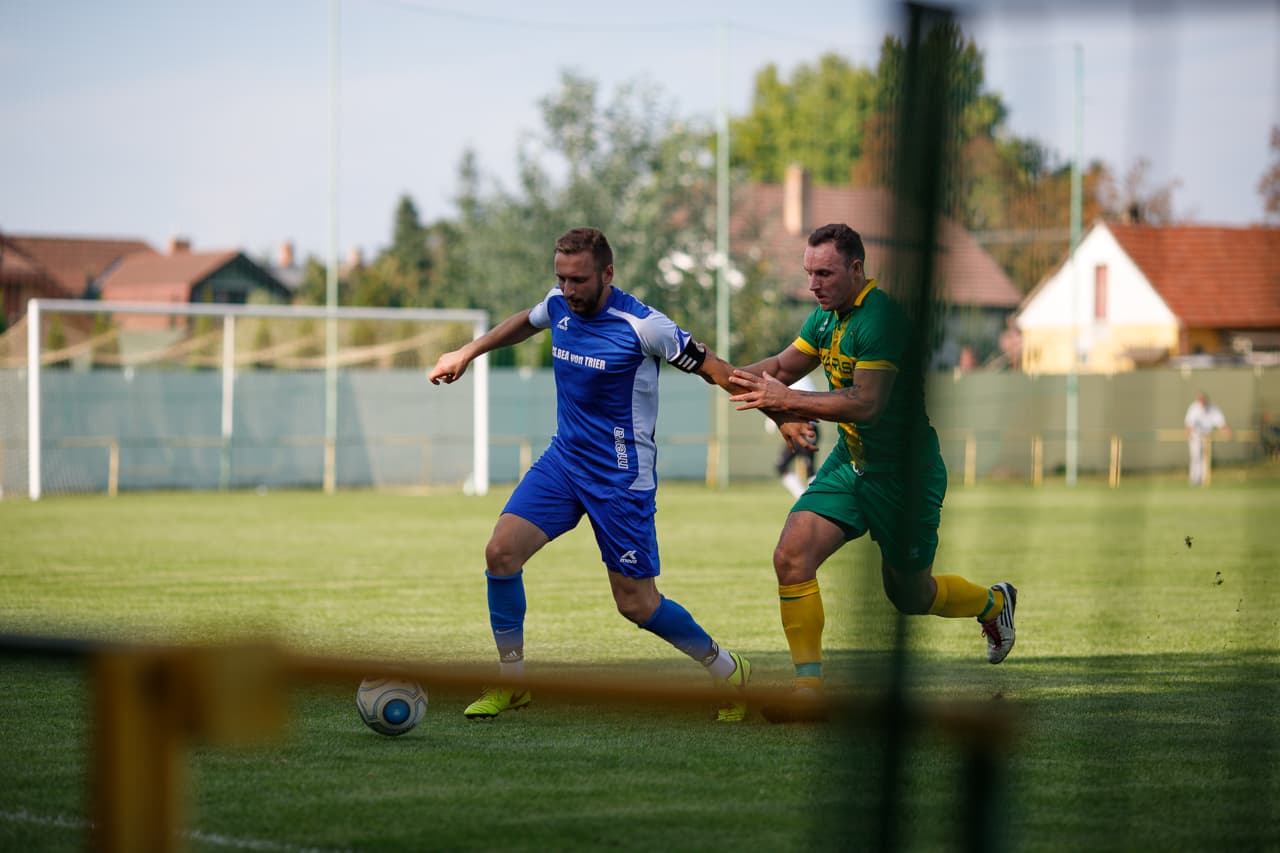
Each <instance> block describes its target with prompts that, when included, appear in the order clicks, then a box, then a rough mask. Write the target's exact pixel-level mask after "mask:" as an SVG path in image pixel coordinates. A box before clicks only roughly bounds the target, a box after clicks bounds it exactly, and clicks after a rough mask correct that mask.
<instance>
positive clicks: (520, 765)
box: [0, 471, 1280, 851]
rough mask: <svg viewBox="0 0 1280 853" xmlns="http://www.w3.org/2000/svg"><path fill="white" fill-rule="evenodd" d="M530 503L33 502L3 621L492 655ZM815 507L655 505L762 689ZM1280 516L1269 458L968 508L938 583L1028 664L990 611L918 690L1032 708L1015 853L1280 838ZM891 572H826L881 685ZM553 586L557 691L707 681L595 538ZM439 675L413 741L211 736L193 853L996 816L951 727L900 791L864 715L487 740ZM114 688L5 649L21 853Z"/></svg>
mask: <svg viewBox="0 0 1280 853" xmlns="http://www.w3.org/2000/svg"><path fill="white" fill-rule="evenodd" d="M1264 473H1265V472H1264ZM1246 474H1247V476H1246ZM506 491H507V490H506V489H498V490H497V492H496V493H495V494H492V495H490V496H488V497H485V498H467V499H463V498H460V497H457V496H455V495H447V496H446V495H439V496H425V497H408V496H395V495H385V494H342V495H337V496H333V497H325V496H323V495H318V494H297V493H272V494H267V495H256V494H240V493H237V494H191V495H188V494H137V495H124V496H121V497H119V498H116V499H108V498H104V497H100V496H93V497H76V498H52V499H46V500H43V501H40V502H38V503H35V504H31V503H27V502H23V501H6V502H4V503H0V631H4V632H6V633H16V634H40V635H53V636H73V637H79V638H85V637H88V638H101V639H126V640H130V641H134V642H157V643H165V644H171V643H179V644H186V643H207V642H223V641H232V640H236V639H241V638H243V637H245V636H247V635H251V636H262V635H264V634H266V635H269V636H271V637H274V638H275V639H276V640H278V641H279V642H281V643H283V644H285V645H286V646H288V647H289V648H291V649H296V650H299V651H303V652H307V653H327V654H336V655H344V656H356V657H372V658H378V659H385V658H397V659H407V660H417V661H427V662H437V663H440V662H459V663H469V664H483V663H487V662H490V661H492V660H493V657H494V653H493V648H492V638H491V637H490V636H489V631H488V621H487V610H486V605H485V586H484V580H483V564H482V551H483V545H484V542H485V540H486V539H487V537H488V535H489V532H490V530H491V529H492V526H493V522H494V520H495V519H496V517H497V514H498V512H499V510H500V508H501V505H502V502H503V500H504V498H505V495H506ZM788 505H789V499H788V497H787V495H786V494H785V493H784V492H783V491H782V489H781V488H780V487H778V486H776V485H775V484H749V485H743V486H734V487H733V488H732V489H730V490H729V491H727V492H724V493H720V492H713V491H708V490H706V489H704V488H702V487H700V486H695V485H688V484H681V483H667V484H664V485H663V486H662V490H661V491H660V493H659V501H658V506H659V515H658V519H659V538H660V542H661V544H662V549H663V560H664V571H663V575H662V577H661V578H660V583H659V586H660V588H661V589H662V590H663V591H664V592H665V593H666V594H668V595H670V596H671V597H673V598H675V599H676V600H678V601H680V602H681V603H682V604H683V605H685V606H686V607H687V608H688V609H689V610H690V611H692V612H693V614H694V615H695V617H697V618H698V620H699V621H700V622H701V623H702V624H703V625H704V627H706V628H707V629H708V630H709V631H710V632H711V633H712V635H713V636H715V637H716V638H717V639H719V640H721V641H722V642H723V643H725V644H726V645H728V646H730V647H731V648H734V649H736V650H741V651H743V652H745V653H747V654H748V655H749V656H750V657H751V658H752V661H753V662H754V664H755V672H756V679H757V682H758V683H760V684H764V685H768V684H776V685H782V684H785V683H786V681H787V680H788V679H789V675H790V663H789V658H788V655H787V653H786V646H785V642H784V640H783V637H782V633H781V629H780V627H779V625H778V615H777V603H776V601H777V590H776V585H775V583H774V581H773V577H772V571H771V569H770V565H769V559H770V553H771V551H772V548H773V544H774V542H775V540H776V536H777V531H778V528H779V526H780V524H781V521H782V519H783V517H784V516H785V513H786V511H787V508H788ZM1277 518H1280V482H1277V481H1276V480H1275V479H1274V478H1271V479H1268V478H1265V477H1262V478H1259V477H1258V472H1256V471H1254V472H1229V471H1227V472H1221V473H1219V474H1218V476H1217V477H1216V479H1215V483H1214V486H1213V488H1212V489H1208V490H1197V491H1193V490H1189V489H1187V488H1186V487H1185V486H1184V485H1182V484H1181V482H1179V481H1177V480H1174V479H1164V478H1154V479H1150V480H1141V479H1130V480H1127V481H1126V483H1125V485H1124V487H1123V488H1121V489H1118V490H1109V489H1106V488H1105V487H1103V486H1101V485H1097V484H1092V483H1082V484H1081V485H1080V486H1078V487H1077V488H1075V489H1072V490H1067V489H1065V488H1063V487H1061V486H1048V487H1046V488H1043V489H1040V490H1032V489H1030V488H1027V487H1024V486H1014V485H983V486H980V487H978V488H976V489H971V490H963V489H960V488H959V487H954V486H953V489H952V491H951V493H950V494H949V496H948V500H947V505H946V507H945V508H944V511H943V528H942V547H941V549H940V551H939V554H938V563H937V569H936V571H937V572H938V573H958V574H962V575H965V576H966V577H968V578H970V579H971V580H974V581H975V582H979V583H983V584H990V583H994V582H996V581H1000V580H1011V581H1013V582H1014V583H1015V584H1016V585H1017V586H1018V589H1019V592H1020V595H1019V602H1018V629H1019V633H1018V645H1017V647H1016V649H1015V650H1014V652H1013V654H1012V655H1011V657H1010V658H1009V660H1008V661H1007V662H1006V663H1004V664H1002V665H1000V666H998V667H993V666H990V665H988V664H986V662H985V659H984V657H983V641H982V640H981V638H980V637H979V635H978V632H977V628H976V626H975V625H974V624H973V623H972V622H971V621H969V620H942V619H937V618H934V617H917V618H913V619H910V620H907V621H906V623H905V627H906V628H907V629H908V633H907V634H906V636H905V647H906V649H907V650H908V652H909V654H908V655H907V656H906V657H905V660H906V670H905V681H906V684H907V690H908V695H909V696H910V697H912V698H921V699H926V700H929V701H935V702H951V701H964V702H978V703H988V702H990V703H999V707H1000V708H1001V709H1003V710H1005V711H1011V712H1012V713H1013V714H1014V715H1015V717H1016V719H1017V720H1019V721H1020V725H1019V726H1018V728H1017V733H1016V734H1015V735H1014V736H1013V737H1012V738H1010V739H1009V740H1007V741H1003V742H992V743H990V744H989V747H988V749H989V751H990V753H991V754H994V755H995V756H997V757H998V758H999V759H1000V761H999V765H1000V767H1001V768H1002V771H1003V772H1002V773H1001V775H1000V777H999V778H998V779H997V780H996V783H995V784H996V785H997V786H998V787H996V788H994V789H993V790H995V791H996V792H997V793H998V803H999V805H1000V812H999V814H998V818H999V822H998V823H997V825H996V826H995V827H992V828H990V829H989V830H988V832H989V837H988V840H989V841H991V842H993V843H994V846H996V847H999V846H1001V845H1003V846H1004V847H1006V848H1007V849H1015V850H1079V849H1085V848H1093V849H1099V850H1136V849H1152V850H1157V849H1158V850H1166V849H1228V848H1230V849H1246V850H1276V849H1280V805H1278V804H1280V715H1277V712H1276V708H1280V559H1278V558H1277V553H1278V550H1277V547H1276V545H1275V542H1276V541H1277V536H1276V534H1275V532H1274V530H1273V529H1272V528H1273V527H1274V525H1275V523H1276V520H1277ZM1188 537H1190V545H1188V544H1187V540H1188ZM878 575H879V569H878V557H877V555H876V552H875V549H874V546H873V545H872V544H871V543H869V542H865V541H860V542H857V543H854V544H852V545H850V546H848V547H846V548H845V549H844V551H843V552H842V553H841V554H839V555H837V557H836V558H834V559H833V561H832V562H831V563H830V564H828V566H827V567H825V568H824V570H823V572H822V574H821V575H820V579H821V581H822V584H823V595H824V599H825V600H826V603H827V613H828V628H827V638H826V639H827V647H828V649H829V652H828V670H829V672H830V675H831V677H832V679H833V680H835V681H837V682H839V683H842V684H845V685H847V686H849V687H850V688H851V689H853V690H855V691H856V692H857V693H858V694H859V695H862V696H866V697H868V698H872V697H874V696H876V695H877V694H878V691H880V690H881V689H882V687H883V685H884V683H885V678H886V673H887V672H888V669H889V663H890V661H891V660H892V656H893V655H892V650H893V647H894V641H895V638H896V637H897V636H898V634H897V631H898V627H899V626H898V622H897V620H896V618H895V616H894V614H893V613H892V611H891V609H890V608H889V605H888V604H887V603H886V601H885V600H884V596H883V594H882V592H881V590H880V584H879V576H878ZM526 588H527V591H528V598H529V616H528V621H527V624H526V653H527V657H528V667H529V670H530V672H531V673H533V672H537V671H545V672H555V673H566V674H568V673H577V674H583V675H585V676H588V677H589V676H590V675H591V674H593V673H606V674H608V675H610V676H618V675H620V674H625V673H633V672H634V673H636V674H637V675H638V676H643V677H646V678H662V679H669V680H673V681H675V680H682V679H683V680H689V681H690V683H693V682H695V681H697V680H698V679H702V678H704V676H703V675H702V674H701V673H700V671H699V668H698V667H697V666H696V665H695V664H693V663H692V662H690V661H688V660H687V659H685V658H683V656H681V655H679V654H678V653H676V652H674V650H671V649H669V648H668V647H666V646H665V644H663V643H662V642H661V641H658V640H657V639H656V638H654V637H652V636H651V635H649V634H648V633H647V632H643V631H638V630H636V629H635V628H634V627H633V626H631V625H630V624H629V623H627V622H626V621H625V620H623V619H622V618H621V617H620V616H618V615H617V613H616V612H615V610H614V606H613V602H612V599H611V597H610V595H609V591H608V583H607V581H606V579H605V578H604V576H603V569H602V568H601V566H600V562H599V556H598V554H597V553H596V549H595V544H594V540H593V538H592V536H591V534H590V531H589V529H588V528H587V527H586V526H585V525H583V526H581V527H580V528H579V529H578V530H576V531H574V532H573V533H571V534H569V535H568V536H566V537H564V538H563V539H562V540H561V541H558V542H555V543H552V544H551V545H550V546H549V547H548V548H547V549H546V550H544V551H543V552H542V553H541V554H539V555H538V556H536V557H535V558H534V560H533V561H531V562H530V564H529V566H528V567H527V571H526ZM427 688H428V690H429V691H430V694H431V706H430V708H429V710H428V714H427V718H426V720H424V722H423V723H422V724H421V725H420V726H419V727H418V728H417V729H415V730H414V731H413V732H411V733H410V734H408V735H406V736H404V737H401V738H394V739H392V738H383V737H381V736H379V735H376V734H374V733H373V732H371V731H369V730H368V729H366V728H364V726H363V725H362V724H361V723H360V721H359V719H358V718H357V716H356V714H355V709H354V703H353V696H354V689H355V685H354V684H352V685H350V689H340V688H336V687H330V686H316V687H313V688H307V689H302V690H298V691H296V693H295V694H294V696H293V712H294V713H293V716H292V720H291V723H290V725H289V728H288V733H287V735H286V736H285V737H284V738H283V739H282V740H280V741H278V742H276V743H273V744H270V745H267V746H258V747H242V748H234V749H232V748H212V747H205V746H200V747H197V748H195V749H194V750H193V752H192V755H191V759H190V768H191V776H190V781H191V787H190V791H189V801H188V808H187V814H188V821H187V823H188V835H187V839H186V842H187V845H188V847H189V848H190V849H193V850H225V849H258V850H274V851H291V850H371V851H383V850H405V851H409V850H473V849H498V848H501V849H505V850H513V851H516V850H547V849H641V848H644V849H671V850H724V849H742V850H780V851H785V850H815V849H816V850H823V849H832V850H835V849H871V848H874V847H876V846H877V845H878V844H879V843H881V842H883V841H884V840H885V836H884V835H883V832H884V825H883V823H882V822H881V817H882V816H883V815H884V814H886V810H887V809H888V808H889V807H890V806H889V804H895V803H896V808H897V812H896V814H897V816H898V818H899V819H898V820H897V821H896V822H895V823H894V826H895V827H896V831H897V835H896V836H895V838H896V841H897V842H898V844H899V845H900V846H901V847H902V848H903V849H920V850H937V849H958V848H961V847H962V845H963V841H964V839H965V837H966V832H968V831H970V829H971V828H972V826H973V823H972V820H971V819H972V818H973V817H974V814H973V812H972V810H971V809H969V808H968V807H967V806H966V802H967V797H969V796H970V795H971V794H972V793H973V790H972V786H973V784H974V783H973V782H972V781H971V780H970V778H969V777H967V776H966V775H965V774H964V772H963V769H964V768H963V760H962V759H963V750H962V749H961V748H960V745H958V744H957V743H956V742H955V741H953V740H951V739H949V738H947V737H945V736H943V735H941V734H939V733H934V732H924V733H921V734H919V735H918V736H916V737H913V738H912V739H910V740H909V741H908V743H907V746H906V751H905V753H904V756H905V760H904V762H903V764H902V765H901V767H900V770H899V773H898V774H897V776H896V777H894V778H896V780H897V781H896V782H895V783H894V784H893V785H892V786H891V787H889V788H887V787H886V782H885V780H886V779H887V778H890V777H889V776H888V775H887V774H886V748H885V738H884V737H883V735H881V734H878V733H877V732H876V731H875V730H868V729H866V728H857V727H846V726H844V725H836V724H831V725H819V726H813V725H809V726H794V725H792V726H772V725H769V724H768V723H765V722H764V721H762V720H761V719H759V718H758V717H753V718H752V719H751V720H749V721H748V722H747V723H745V724H743V725H737V726H718V725H715V724H714V723H712V722H711V721H710V719H709V714H707V713H703V712H701V711H693V710H673V709H671V708H665V707H651V706H646V705H644V704H636V705H619V704H616V703H602V702H593V701H591V700H589V699H582V700H567V699H559V698H554V697H552V698H544V699H542V700H538V699H537V698H535V705H534V706H533V707H532V708H531V709H530V710H528V711H525V712H521V713H519V714H507V715H504V716H503V717H501V718H499V719H498V720H495V721H492V722H490V723H469V722H467V721H466V720H465V719H464V718H463V717H462V715H461V710H462V708H463V707H464V706H465V704H466V703H467V702H468V701H470V700H471V699H472V698H474V696H472V695H471V694H463V693H461V692H456V691H455V692H450V691H449V690H447V689H445V690H442V689H438V688H436V687H433V685H430V684H428V685H427ZM88 689H89V688H88V684H87V681H86V680H85V678H84V677H83V671H82V669H81V667H80V666H79V665H78V664H75V663H67V662H59V661H52V660H48V659H39V658H30V657H23V656H14V655H8V656H4V655H0V768H3V772H2V773H0V849H4V850H50V851H61V850H78V849H83V848H84V846H85V844H86V841H87V838H88V828H87V815H88V814H89V811H90V809H89V804H88V802H87V776H88V768H89V762H90V756H89V754H88V748H87V744H88V738H89V727H90V721H89V717H88V712H87V710H86V708H87V700H88V693H87V691H88ZM888 791H892V792H893V793H894V794H895V795H894V796H892V797H888V796H887V792H888Z"/></svg>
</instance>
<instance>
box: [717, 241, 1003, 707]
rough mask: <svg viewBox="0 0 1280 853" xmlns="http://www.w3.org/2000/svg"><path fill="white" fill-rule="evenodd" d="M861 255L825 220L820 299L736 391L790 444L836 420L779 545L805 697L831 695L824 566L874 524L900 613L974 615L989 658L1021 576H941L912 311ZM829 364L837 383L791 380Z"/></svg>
mask: <svg viewBox="0 0 1280 853" xmlns="http://www.w3.org/2000/svg"><path fill="white" fill-rule="evenodd" d="M865 260H866V252H865V250H864V248H863V245H862V238H861V237H860V236H859V235H858V233H857V232H856V231H854V230H853V229H852V228H850V227H849V226H848V225H844V224H833V225H824V226H823V227H821V228H818V229H817V230H815V231H814V232H813V233H812V234H810V235H809V240H808V246H807V247H806V249H805V253H804V270H805V274H806V275H807V276H808V279H809V291H810V292H811V293H812V294H813V296H814V298H815V299H816V300H817V302H818V307H817V308H816V309H814V311H813V313H812V314H810V315H809V318H808V319H807V320H806V321H805V323H804V325H803V327H801V329H800V334H799V336H797V338H796V340H795V342H794V343H792V344H791V345H789V346H788V347H787V348H786V349H785V350H783V351H782V352H780V353H778V354H777V355H775V356H772V357H770V358H766V359H764V360H763V361H759V362H756V363H755V364H750V365H747V366H745V367H743V368H739V369H737V370H735V371H734V372H733V374H732V376H731V381H732V382H733V383H734V384H735V385H737V386H738V387H739V388H740V389H741V390H740V391H739V392H738V393H736V394H734V395H733V396H732V397H731V398H730V399H732V400H733V401H734V402H736V403H738V408H739V409H763V410H765V411H766V412H767V413H769V414H771V415H772V416H773V417H774V418H775V420H778V421H779V429H780V430H781V432H782V434H783V437H784V438H785V439H786V440H787V441H788V442H789V443H795V444H797V445H798V446H808V445H809V444H810V442H811V438H812V436H811V434H810V428H809V426H808V423H807V422H808V421H810V420H823V421H831V422H833V423H835V424H837V425H838V435H837V440H836V442H835V445H834V447H833V448H832V450H831V453H830V455H829V456H828V457H827V459H826V461H825V462H824V463H823V465H822V467H821V468H820V469H819V470H818V474H817V476H816V477H815V478H814V480H813V482H812V483H810V485H809V487H808V489H806V490H805V492H804V494H803V495H801V496H800V498H799V499H797V500H796V502H795V504H794V505H793V506H792V508H791V512H790V514H789V515H788V516H787V520H786V523H785V524H784V525H783V528H782V533H781V535H780V537H779V539H778V545H777V547H776V548H775V549H774V552H773V567H774V571H775V572H776V574H777V578H778V599H779V607H780V610H781V614H782V627H783V631H784V632H785V633H786V637H787V644H788V645H789V646H790V648H791V660H792V663H793V664H794V665H795V682H794V687H795V690H796V691H797V697H796V698H797V699H803V698H805V697H811V698H813V699H815V700H816V699H819V698H820V697H821V691H822V629H823V625H824V622H825V616H824V612H823V607H822V595H821V592H820V591H819V588H818V567H819V566H821V565H822V564H823V562H824V561H826V559H827V558H828V557H830V556H831V555H832V554H834V553H835V552H836V551H837V550H839V549H840V547H841V546H843V545H844V543H845V542H848V541H850V540H852V539H857V538H858V537H860V536H862V535H863V534H864V533H870V534H871V538H872V539H873V540H875V542H876V543H877V544H878V545H879V546H880V554H881V558H882V563H881V577H882V580H883V582H884V590H885V593H886V595H888V597H889V600H890V601H891V602H892V603H893V604H894V606H895V607H897V608H898V610H899V611H901V612H903V613H908V614H925V613H931V614H933V615H935V616H943V617H948V618H961V617H969V618H976V619H977V620H978V622H979V623H980V625H981V626H982V633H983V635H984V636H985V637H986V642H987V660H988V661H990V662H991V663H1000V662H1001V661H1003V660H1004V659H1005V657H1006V656H1007V655H1008V654H1009V650H1010V649H1012V648H1013V641H1014V629H1013V611H1014V606H1015V604H1016V603H1017V590H1016V589H1014V587H1013V585H1012V584H1010V583H997V584H995V585H994V586H991V587H984V586H979V585H977V584H974V583H972V582H970V581H968V580H966V579H964V578H962V577H960V576H959V575H934V574H933V558H934V554H935V552H936V551H937V548H938V524H939V521H940V519H941V510H942V499H943V496H944V495H945V493H946V488H947V469H946V466H945V465H944V464H943V461H942V454H941V452H940V451H939V449H938V436H937V433H936V432H934V430H933V427H932V426H930V425H929V417H928V414H927V413H926V412H925V405H924V389H923V373H922V371H921V370H920V367H919V363H918V362H917V361H916V359H917V357H918V356H917V354H916V353H914V352H912V351H911V334H910V333H911V328H910V325H909V321H908V318H907V315H906V314H905V312H904V311H903V310H902V308H901V307H900V306H899V305H898V303H897V302H896V301H895V300H894V299H893V298H891V297H890V296H889V295H887V294H886V293H885V292H884V291H882V290H880V289H879V288H877V287H876V283H875V280H874V279H870V280H869V279H867V277H866V272H865V270H864V263H865ZM819 364H821V365H822V367H823V369H824V371H825V372H826V374H827V381H828V383H829V385H830V390H829V391H812V392H806V391H798V390H796V389H793V388H789V387H788V386H789V385H790V383H792V382H795V381H796V380H797V379H799V378H800V377H801V376H805V375H807V374H808V373H809V372H810V371H811V370H813V369H814V368H815V367H816V366H817V365H819ZM908 472H913V473H914V476H908ZM907 480H911V481H912V482H910V483H908V482H907ZM794 704H795V706H796V707H799V708H801V710H798V711H797V710H795V709H794V708H793V709H792V710H790V711H788V710H787V709H784V708H781V707H780V708H779V709H777V711H776V714H775V715H773V716H771V715H770V714H769V710H768V709H765V713H766V716H767V717H770V719H774V720H775V721H778V722H785V721H787V720H789V719H805V718H806V712H805V711H804V710H803V705H804V703H803V702H799V703H794ZM819 707H820V703H818V702H815V703H814V708H815V709H817V708H819ZM814 715H815V716H816V715H820V711H818V710H815V711H814Z"/></svg>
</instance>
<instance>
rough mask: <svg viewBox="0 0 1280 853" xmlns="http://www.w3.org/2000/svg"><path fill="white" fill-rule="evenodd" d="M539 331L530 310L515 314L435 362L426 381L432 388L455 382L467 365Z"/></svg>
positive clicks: (526, 338)
mask: <svg viewBox="0 0 1280 853" xmlns="http://www.w3.org/2000/svg"><path fill="white" fill-rule="evenodd" d="M539 331H540V330H539V329H538V327H537V326H535V325H533V324H532V323H530V322H529V309H525V310H524V311H521V312H519V313H517V314H512V315H511V316H510V317H508V318H507V319H505V320H503V321H502V322H501V323H499V324H498V325H496V326H494V327H493V328H492V329H490V330H489V331H487V332H485V333H484V334H483V335H481V336H480V337H478V338H476V339H475V340H474V341H471V342H470V343H468V344H466V345H465V346H461V347H459V348H458V349H456V350H452V351H450V352H447V353H444V354H443V355H441V356H440V358H438V359H437V360H436V366H435V367H433V368H431V371H430V372H429V373H427V378H428V379H430V380H431V384H432V385H439V384H440V383H441V382H444V383H445V384H449V383H451V382H456V381H458V380H459V379H461V378H462V374H463V373H465V372H466V370H467V365H469V364H471V362H472V361H473V360H474V359H476V358H477V357H478V356H481V355H484V354H485V353H487V352H490V351H492V350H496V349H502V348H503V347H509V346H512V345H513V344H518V343H520V342H521V341H524V340H528V339H529V338H531V337H533V336H534V335H535V334H537V333H538V332H539Z"/></svg>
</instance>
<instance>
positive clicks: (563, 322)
mask: <svg viewBox="0 0 1280 853" xmlns="http://www.w3.org/2000/svg"><path fill="white" fill-rule="evenodd" d="M556 328H557V329H559V330H560V331H562V332H567V331H568V330H569V317H568V316H567V315H566V316H564V317H561V318H560V322H559V323H556Z"/></svg>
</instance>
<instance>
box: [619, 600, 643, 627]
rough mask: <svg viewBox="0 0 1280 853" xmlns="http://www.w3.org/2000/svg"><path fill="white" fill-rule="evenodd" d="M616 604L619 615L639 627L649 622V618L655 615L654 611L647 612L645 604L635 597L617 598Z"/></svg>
mask: <svg viewBox="0 0 1280 853" xmlns="http://www.w3.org/2000/svg"><path fill="white" fill-rule="evenodd" d="M614 603H615V604H616V605H617V606H618V613H620V614H621V615H622V617H623V618H625V619H626V620H627V621H629V622H634V623H635V624H637V625H643V624H644V623H645V622H648V621H649V617H650V616H652V615H653V611H652V610H647V609H646V607H645V606H644V605H643V603H642V602H641V601H640V600H639V599H636V598H634V597H620V598H615V599H614Z"/></svg>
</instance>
